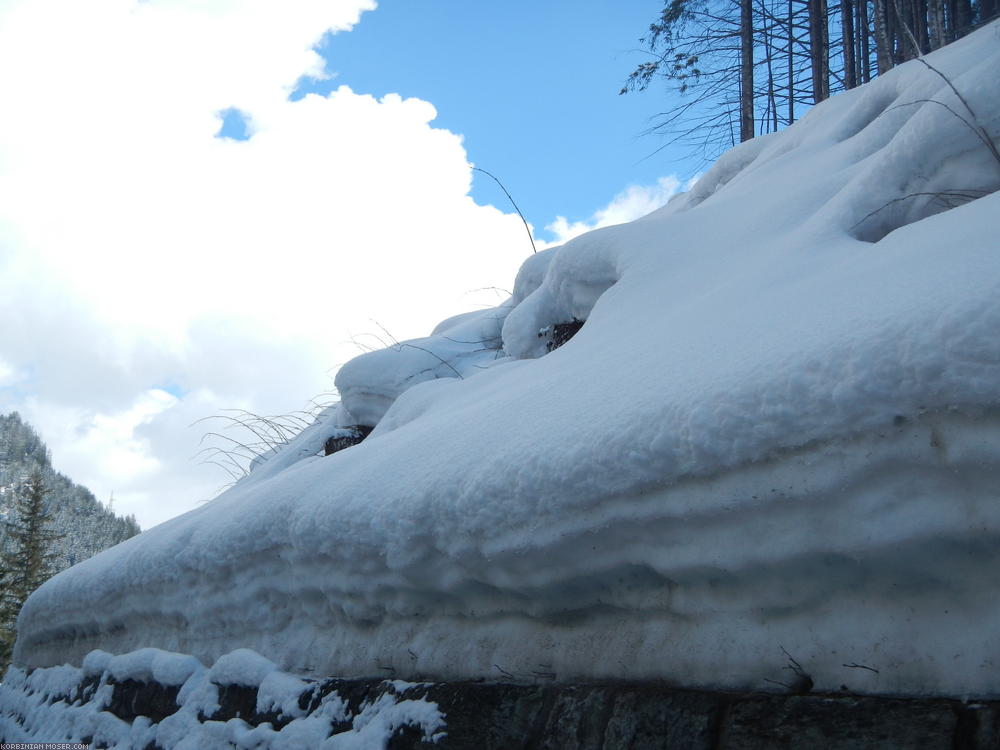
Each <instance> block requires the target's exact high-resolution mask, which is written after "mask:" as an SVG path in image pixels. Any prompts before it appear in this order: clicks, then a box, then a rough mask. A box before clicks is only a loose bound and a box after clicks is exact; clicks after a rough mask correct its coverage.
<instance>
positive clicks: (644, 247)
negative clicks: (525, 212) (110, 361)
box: [15, 23, 1000, 695]
mask: <svg viewBox="0 0 1000 750" xmlns="http://www.w3.org/2000/svg"><path fill="white" fill-rule="evenodd" d="M927 60H928V61H930V62H931V63H932V65H933V66H934V69H932V68H930V67H926V66H925V65H923V64H921V63H920V62H919V61H915V62H912V63H909V64H907V65H904V66H901V67H900V68H898V69H895V70H893V71H892V72H890V73H889V74H887V75H885V76H883V77H881V78H879V79H878V80H877V81H875V82H873V83H872V84H869V85H866V86H864V87H862V88H860V89H856V90H853V91H850V92H847V93H845V94H843V95H840V96H837V97H834V98H833V99H831V100H829V101H828V102H825V103H823V104H822V105H820V106H817V107H815V108H814V109H813V110H812V111H811V112H810V113H809V114H808V115H807V117H806V118H804V120H803V121H802V122H800V123H798V124H796V125H795V126H793V127H791V128H789V129H788V130H787V131H784V132H782V133H779V134H775V135H771V136H767V137H763V138H759V139H754V140H753V141H750V142H748V143H745V144H743V145H741V146H740V147H738V148H736V149H734V150H732V151H731V152H729V153H728V154H727V155H725V156H724V157H723V158H722V159H720V161H719V162H718V163H717V164H716V166H715V167H714V168H713V169H712V170H711V171H710V172H709V173H708V174H706V175H705V177H704V178H702V180H700V181H699V182H698V184H697V185H696V186H695V187H694V188H693V189H692V190H691V191H690V192H689V193H687V194H685V195H683V196H681V197H679V198H677V199H675V200H674V201H672V202H671V204H670V205H668V206H667V207H665V208H664V209H661V210H660V211H658V212H654V213H653V214H651V215H649V216H648V217H645V218H644V219H641V220H639V221H637V222H633V223H631V224H627V225H621V226H618V227H610V228H606V229H603V230H599V231H596V232H592V233H590V234H588V235H584V236H582V237H580V238H578V239H576V240H574V241H572V242H571V243H569V244H567V245H565V246H563V247H561V248H557V249H553V250H549V251H545V252H543V253H539V254H538V255H536V256H533V257H531V258H529V259H528V261H527V262H526V263H525V264H524V266H523V267H522V269H521V271H520V273H519V275H518V278H517V282H516V285H515V289H514V293H513V296H512V298H511V299H510V300H509V301H508V302H506V303H505V304H503V305H501V306H499V307H497V308H495V309H493V310H487V311H481V312H477V313H471V314H467V315H462V316H457V317H456V318H453V319H450V320H449V321H446V322H445V323H443V324H442V325H441V326H439V327H438V329H437V330H436V331H435V332H434V333H433V334H432V335H431V336H430V337H428V338H427V339H422V340H418V341H412V342H403V343H401V344H399V345H397V346H394V347H390V348H389V349H387V350H385V351H382V352H375V353H372V354H369V355H364V356H362V357H359V358H358V359H356V360H354V361H353V362H351V363H348V365H346V366H345V367H344V368H343V369H342V370H341V372H340V373H339V374H338V378H337V385H338V389H339V390H340V393H341V396H342V399H343V400H342V403H341V404H340V405H338V406H337V407H335V408H333V409H331V410H329V411H328V412H326V413H325V414H323V415H321V417H320V419H319V420H318V421H317V423H316V424H315V425H313V426H312V427H310V428H307V429H306V430H305V431H304V432H303V433H302V434H301V435H300V436H299V437H298V438H296V439H295V440H293V441H291V442H290V443H289V444H288V445H287V446H285V447H284V448H283V449H282V450H280V451H277V452H276V453H275V454H273V455H270V456H267V457H266V459H265V460H262V461H261V462H260V463H259V465H258V466H256V467H255V470H254V471H253V473H252V474H251V475H250V476H249V477H248V478H247V479H245V480H243V481H242V482H240V483H239V484H238V485H237V486H236V487H234V488H233V489H232V490H230V491H228V492H227V493H225V494H223V495H222V496H220V497H219V498H217V499H216V500H215V501H213V502H212V503H211V504H209V505H207V506H205V507H203V508H201V509H199V510H197V511H194V512H192V513H189V514H187V515H185V516H183V517H181V518H178V519H175V520H173V521H170V522H168V523H165V524H163V525H161V526H159V527H157V528H154V529H152V530H150V531H149V532H146V533H145V534H143V535H141V536H140V537H137V538H135V539H132V540H129V541H128V542H126V543H124V544H122V545H120V546H119V547H116V548H115V549H113V550H110V551H108V552H106V553H104V554H102V555H100V556H99V557H97V558H94V559H93V560H91V561H88V562H86V563H84V564H82V565H80V566H77V567H76V568H74V569H72V570H70V571H67V572H66V573H63V574H61V575H59V576H57V577H56V578H54V579H52V580H51V581H50V582H48V583H47V584H46V585H45V586H43V587H42V588H41V589H40V590H39V591H38V592H36V594H34V595H33V596H32V597H31V598H30V599H29V601H28V602H27V604H26V605H25V608H24V610H23V612H22V616H21V619H20V622H19V633H20V635H19V640H18V644H17V648H16V652H15V662H16V663H17V664H18V665H21V666H46V665H52V664H59V663H62V662H64V661H71V662H74V663H80V660H82V658H83V657H84V655H85V654H86V653H88V652H89V651H91V650H92V649H95V648H100V649H105V650H108V651H113V652H118V653H121V652H126V651H130V650H132V649H135V648H139V647H143V646H157V647H159V648H163V649H168V650H171V651H180V652H184V653H191V654H194V655H195V656H197V657H198V658H199V659H201V660H202V661H204V662H206V663H210V662H212V661H214V660H215V659H216V658H218V657H219V656H220V655H222V654H225V653H227V652H228V651H230V650H232V649H233V648H236V647H250V648H254V649H255V650H257V651H259V652H260V653H263V654H266V655H268V657H270V658H271V659H274V660H275V661H277V662H278V663H279V664H280V665H281V666H282V667H283V668H286V669H293V670H296V671H298V670H310V669H314V670H317V671H318V672H320V673H327V674H343V675H348V676H357V675H366V674H371V673H373V671H374V670H375V669H377V668H378V667H379V665H382V666H389V667H391V668H392V669H394V670H396V673H397V674H399V675H401V676H406V677H415V676H417V675H427V676H433V677H434V678H448V679H461V678H477V677H496V676H497V674H498V670H500V671H502V672H505V673H508V674H520V675H531V674H533V673H540V674H544V675H552V677H553V678H554V679H558V680H567V681H569V680H579V679H593V678H628V679H669V680H673V681H677V682H679V683H682V684H687V685H701V686H716V687H738V688H746V687H760V686H763V685H765V684H769V681H770V682H773V681H776V680H778V681H780V679H781V678H782V675H783V674H787V672H786V671H785V668H786V667H787V666H788V661H787V657H786V655H787V654H792V655H794V658H795V659H796V660H797V662H798V663H800V664H802V665H803V666H804V667H805V669H807V670H808V672H809V674H810V675H811V679H812V680H813V681H814V684H815V685H816V687H817V689H822V690H836V689H838V687H839V686H840V685H841V684H844V683H845V682H847V681H848V679H847V678H848V677H849V678H850V680H849V681H850V682H851V684H852V685H853V686H855V688H854V689H857V690H859V691H868V692H882V693H914V694H931V693H936V694H953V695H967V694H980V695H985V694H998V693H1000V677H998V672H997V670H996V665H995V661H994V660H995V659H996V658H998V656H1000V627H998V624H1000V611H998V607H1000V603H998V602H1000V597H997V596H996V595H995V594H996V592H997V591H998V590H1000V589H998V584H1000V580H997V578H998V574H997V573H996V571H997V570H1000V566H997V564H996V562H997V560H996V559H995V558H996V556H997V552H996V550H998V549H1000V545H998V544H997V542H998V541H1000V503H997V500H996V498H997V490H996V488H997V487H998V486H1000V484H998V480H1000V418H998V417H1000V336H998V332H1000V246H998V243H997V239H996V238H997V236H998V232H997V229H998V218H997V217H998V216H1000V194H998V193H997V192H995V191H996V189H997V188H998V187H1000V164H997V163H995V162H994V161H992V160H991V155H990V153H989V151H988V150H987V149H986V148H985V147H984V146H983V144H982V142H981V141H980V140H979V139H978V136H977V134H976V132H975V130H974V128H970V127H966V126H965V125H964V124H963V122H962V121H961V118H955V117H954V112H953V111H951V109H950V108H951V106H954V107H956V108H958V107H960V106H962V105H961V104H960V103H959V102H957V101H956V98H955V90H956V89H957V90H959V91H961V92H962V95H963V98H964V99H965V100H966V102H967V103H968V104H969V105H970V107H971V108H972V109H974V111H975V118H976V120H975V121H976V125H977V126H978V127H982V128H983V130H984V132H987V133H989V134H991V137H993V138H995V137H996V134H997V133H1000V78H998V77H997V76H996V75H995V71H996V70H997V69H1000V25H998V24H996V23H995V24H993V25H991V26H988V27H986V28H984V29H981V30H980V31H978V32H976V33H975V34H972V35H971V36H969V37H967V38H966V39H964V40H961V41H960V42H957V43H955V44H954V45H951V46H949V47H947V48H944V49H942V50H940V51H938V52H936V53H934V54H933V55H930V56H929V57H928V58H927ZM935 69H936V70H935ZM938 71H940V74H939V72H938ZM942 74H943V75H944V76H946V77H947V79H948V80H947V81H945V80H943V78H942ZM953 86H954V87H955V88H954V89H953V88H952V87H953ZM942 103H945V104H948V105H949V106H946V107H942V106H940V105H941V104H942ZM959 189H960V190H962V191H964V194H966V195H971V196H977V197H978V196H981V197H978V199H977V200H973V201H971V202H963V204H962V205H953V203H954V200H953V199H954V195H953V194H954V193H955V192H956V191H958V190H959ZM935 195H936V196H938V198H937V199H935V198H934V196H935ZM942 196H946V197H949V199H948V200H944V199H943V198H942ZM573 321H576V322H579V321H585V324H584V325H583V327H582V329H580V331H579V332H578V333H577V334H576V335H575V336H574V337H573V339H572V340H571V341H569V342H568V343H566V344H565V345H563V346H561V347H559V348H554V347H553V346H550V345H549V344H550V343H551V339H550V338H547V337H548V336H549V332H551V331H552V330H553V326H556V325H558V324H567V323H571V322H573ZM354 425H364V426H372V427H374V430H373V431H372V433H371V434H370V436H368V437H367V438H366V439H365V440H364V441H363V442H362V443H360V444H358V445H356V446H353V447H351V448H349V449H347V450H343V451H340V452H338V453H334V454H333V455H330V456H321V455H318V454H319V453H321V452H322V448H323V445H324V442H325V441H326V439H327V438H328V437H330V436H331V434H334V433H336V431H338V430H343V429H344V428H347V427H351V426H354ZM336 434H339V433H336Z"/></svg>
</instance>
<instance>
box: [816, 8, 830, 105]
mask: <svg viewBox="0 0 1000 750" xmlns="http://www.w3.org/2000/svg"><path fill="white" fill-rule="evenodd" d="M819 17H820V28H821V31H822V34H821V36H820V39H821V44H820V65H821V73H820V75H821V82H822V84H823V98H824V99H829V98H830V10H829V8H828V7H827V0H819Z"/></svg>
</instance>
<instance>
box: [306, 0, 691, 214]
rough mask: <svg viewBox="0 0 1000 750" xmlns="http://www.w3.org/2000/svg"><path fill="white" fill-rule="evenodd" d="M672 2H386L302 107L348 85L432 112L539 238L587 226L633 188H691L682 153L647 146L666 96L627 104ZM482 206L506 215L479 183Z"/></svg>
mask: <svg viewBox="0 0 1000 750" xmlns="http://www.w3.org/2000/svg"><path fill="white" fill-rule="evenodd" d="M661 7H662V2H661V1H660V0H634V1H633V2H628V3H622V2H620V1H618V2H616V1H614V0H590V1H588V2H566V1H565V0H560V1H558V2H554V1H550V2H537V0H535V1H534V2H532V1H531V0H513V1H511V2H505V3H503V4H502V5H497V4H492V3H480V2H468V0H381V2H379V7H378V10H376V11H374V12H372V13H367V14H365V15H364V16H363V17H362V20H361V23H360V24H359V25H358V26H357V27H356V28H354V29H353V30H352V31H351V32H349V33H339V34H328V35H326V36H325V37H324V39H323V42H322V43H321V44H320V46H319V47H318V50H319V52H320V53H321V54H322V55H323V57H324V58H325V60H326V66H327V70H328V71H329V72H331V73H333V74H334V77H333V78H332V79H330V80H327V81H309V80H303V81H302V84H301V85H300V88H299V92H297V93H298V95H301V94H302V93H304V92H307V91H319V92H323V93H326V92H327V91H330V90H331V88H335V87H337V86H339V85H341V84H346V85H348V86H350V87H351V88H352V89H354V90H355V91H356V92H359V93H370V94H374V95H376V96H382V95H384V94H386V93H390V92H393V93H398V94H400V95H402V96H404V97H411V96H413V97H418V98H420V99H424V100H426V101H429V102H431V103H432V104H433V105H434V106H435V107H436V108H437V112H438V116H437V119H436V120H435V122H434V124H435V125H436V126H437V127H442V128H446V129H448V130H451V131H452V132H455V133H461V134H462V135H463V136H464V138H465V148H466V150H467V151H468V155H469V159H470V161H471V162H473V163H474V164H475V165H476V166H477V167H481V168H483V169H486V170H487V171H490V172H492V173H493V174H495V175H496V176H497V177H499V178H500V180H501V181H502V182H503V183H504V184H505V185H506V186H507V189H508V190H509V191H510V192H511V194H512V196H513V197H514V200H515V201H517V203H518V206H519V207H520V208H521V210H522V211H523V212H524V214H525V215H526V217H527V218H528V220H529V221H530V222H531V223H532V224H533V225H534V226H535V228H536V232H539V233H542V229H543V228H544V227H545V226H546V225H547V224H548V223H550V222H551V221H552V220H553V219H554V218H555V217H556V215H562V216H565V217H566V218H567V219H568V220H570V221H579V220H583V219H586V218H588V217H589V216H590V215H591V214H592V213H593V212H594V211H595V210H597V209H598V208H600V207H601V206H604V205H605V204H607V203H608V202H609V201H610V200H611V199H612V198H613V197H614V195H615V194H616V193H618V192H619V191H621V190H622V189H624V188H625V187H626V186H627V185H629V184H640V185H645V184H651V183H654V182H655V181H656V180H657V179H658V178H659V177H661V176H663V175H665V174H675V175H677V176H678V177H681V178H682V179H686V178H689V177H691V176H692V175H693V174H694V173H695V171H696V170H697V168H698V164H697V163H694V162H687V161H685V160H684V156H685V155H684V153H683V151H682V150H681V149H675V148H669V147H668V148H664V149H663V150H662V151H659V152H658V153H656V154H654V155H652V156H650V154H652V152H654V151H656V150H657V149H658V148H660V147H661V146H663V142H662V141H661V140H658V139H657V137H656V136H641V135H640V134H641V132H642V131H643V129H644V128H645V127H647V125H648V123H649V118H650V117H651V116H653V115H655V114H656V113H657V112H659V111H662V109H663V108H664V102H665V100H666V97H667V96H668V95H669V94H668V93H667V92H666V91H664V90H663V89H658V90H650V91H647V92H642V93H632V94H628V95H625V96H620V95H619V94H618V91H619V89H620V88H621V85H622V82H623V81H624V80H625V77H626V76H627V75H628V73H630V72H631V71H632V69H633V68H634V67H635V66H636V65H637V64H638V62H640V61H642V60H643V59H644V57H643V54H642V53H641V51H640V50H639V47H640V45H639V43H638V39H639V37H640V36H642V35H643V33H644V32H645V30H646V29H647V28H648V26H649V24H650V22H651V21H653V20H654V19H655V17H656V15H657V11H658V9H659V8H661ZM473 196H474V197H475V198H476V200H477V201H479V202H480V203H492V204H494V205H496V206H498V207H505V201H506V198H505V197H504V196H503V194H502V193H501V192H500V190H499V189H498V188H497V187H496V186H495V184H493V183H492V181H491V180H489V179H487V178H485V177H484V176H482V175H477V176H476V178H475V181H474V183H473Z"/></svg>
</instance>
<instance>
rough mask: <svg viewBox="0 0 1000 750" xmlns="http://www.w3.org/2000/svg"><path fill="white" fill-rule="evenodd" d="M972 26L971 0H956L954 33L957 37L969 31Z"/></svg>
mask: <svg viewBox="0 0 1000 750" xmlns="http://www.w3.org/2000/svg"><path fill="white" fill-rule="evenodd" d="M971 26H972V2H971V0H955V16H954V19H953V25H952V29H951V30H952V35H953V36H954V38H955V39H958V38H959V37H960V36H965V35H966V34H968V33H969V28H970V27H971Z"/></svg>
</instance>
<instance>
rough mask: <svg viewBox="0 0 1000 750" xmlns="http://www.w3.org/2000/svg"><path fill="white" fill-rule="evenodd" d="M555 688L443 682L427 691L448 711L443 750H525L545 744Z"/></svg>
mask: <svg viewBox="0 0 1000 750" xmlns="http://www.w3.org/2000/svg"><path fill="white" fill-rule="evenodd" d="M554 699H555V691H554V690H553V689H552V688H541V687H536V686H525V685H497V684H468V683H437V684H434V685H431V686H430V687H429V688H428V691H427V700H429V701H434V702H435V703H437V704H438V708H439V710H440V711H441V713H443V714H444V715H445V721H446V722H447V726H446V728H445V730H444V731H446V732H447V734H446V735H445V736H444V737H442V738H441V739H440V740H439V741H438V742H437V744H436V745H435V747H437V748H440V750H464V749H465V748H475V750H522V749H526V748H537V747H539V744H538V742H539V740H540V737H541V735H542V734H543V733H544V730H545V726H546V723H547V721H548V717H549V714H550V712H551V710H552V706H553V704H554Z"/></svg>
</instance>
